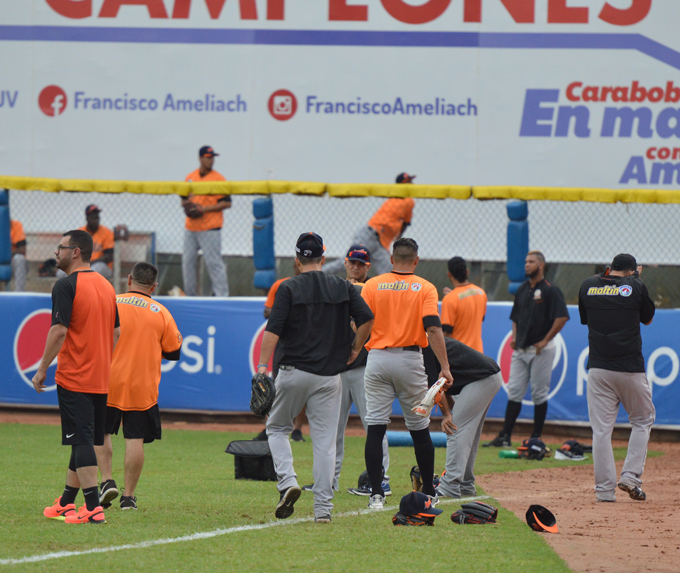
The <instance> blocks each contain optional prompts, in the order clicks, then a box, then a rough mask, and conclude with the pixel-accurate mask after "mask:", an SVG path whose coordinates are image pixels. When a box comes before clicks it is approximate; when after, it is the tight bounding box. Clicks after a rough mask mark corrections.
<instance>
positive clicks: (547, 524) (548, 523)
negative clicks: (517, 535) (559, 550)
mask: <svg viewBox="0 0 680 573" xmlns="http://www.w3.org/2000/svg"><path fill="white" fill-rule="evenodd" d="M525 517H526V519H527V525H528V526H529V527H531V529H533V530H534V531H540V532H543V531H548V532H550V533H557V532H558V531H559V528H558V527H557V520H556V519H555V516H554V515H553V514H552V512H551V511H550V510H549V509H548V508H547V507H543V506H542V505H530V506H529V509H527V513H526V516H525Z"/></svg>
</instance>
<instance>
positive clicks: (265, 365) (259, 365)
mask: <svg viewBox="0 0 680 573" xmlns="http://www.w3.org/2000/svg"><path fill="white" fill-rule="evenodd" d="M263 366H264V367H265V368H267V367H268V366H269V364H258V365H257V367H258V368H262V367H263Z"/></svg>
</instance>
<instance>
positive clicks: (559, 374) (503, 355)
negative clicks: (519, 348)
mask: <svg viewBox="0 0 680 573" xmlns="http://www.w3.org/2000/svg"><path fill="white" fill-rule="evenodd" d="M510 340H512V331H510V332H508V334H506V335H505V338H504V339H503V342H501V345H500V348H499V349H498V355H497V356H496V362H497V363H498V365H499V366H500V367H501V375H502V376H503V385H502V388H503V390H505V392H506V393H507V391H508V381H509V380H510V364H511V362H512V352H513V349H512V347H511V346H510ZM553 340H554V342H555V345H556V349H555V358H553V363H552V378H551V381H550V393H549V394H548V399H550V398H552V397H553V396H554V395H555V394H557V392H559V390H560V388H561V387H562V384H564V379H565V378H566V376H567V344H566V343H565V342H564V338H562V335H561V334H558V335H557V336H556V337H555V338H554V339H553ZM522 404H524V405H525V406H533V404H534V403H533V402H532V401H531V389H528V390H527V396H525V398H524V400H522Z"/></svg>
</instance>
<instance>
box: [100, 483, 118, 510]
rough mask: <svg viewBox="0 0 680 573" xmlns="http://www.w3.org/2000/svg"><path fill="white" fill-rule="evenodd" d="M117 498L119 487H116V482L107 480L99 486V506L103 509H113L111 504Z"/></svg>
mask: <svg viewBox="0 0 680 573" xmlns="http://www.w3.org/2000/svg"><path fill="white" fill-rule="evenodd" d="M117 497H118V487H116V482H115V481H114V480H112V479H107V480H106V481H104V482H102V483H101V484H99V505H101V506H102V508H103V509H108V508H109V507H111V502H112V501H113V500H114V499H116V498H117Z"/></svg>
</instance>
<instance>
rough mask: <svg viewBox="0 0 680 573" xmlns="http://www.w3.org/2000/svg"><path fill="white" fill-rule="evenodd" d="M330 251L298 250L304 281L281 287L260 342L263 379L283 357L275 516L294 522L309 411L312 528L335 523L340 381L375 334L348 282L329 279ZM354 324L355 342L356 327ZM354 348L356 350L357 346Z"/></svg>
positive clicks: (273, 446) (274, 438)
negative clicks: (294, 443) (298, 460)
mask: <svg viewBox="0 0 680 573" xmlns="http://www.w3.org/2000/svg"><path fill="white" fill-rule="evenodd" d="M324 250H325V247H324V245H323V240H322V239H321V237H319V235H317V234H315V233H303V234H302V235H300V237H299V238H298V240H297V244H296V245H295V251H296V264H297V265H298V267H299V269H300V275H299V276H297V277H293V278H291V279H289V280H287V281H284V282H283V283H281V286H280V287H279V290H278V292H277V293H276V300H275V302H274V306H273V308H272V312H271V315H270V316H269V322H268V323H267V328H266V330H265V333H264V337H263V339H262V350H261V352H260V360H259V365H258V372H261V373H265V372H266V371H267V364H268V363H269V359H270V358H271V355H272V352H273V351H274V348H275V346H276V345H277V343H279V344H280V345H281V349H282V356H281V362H280V365H279V374H278V376H277V377H276V397H275V398H274V404H273V406H272V409H271V412H270V413H269V419H268V420H267V436H268V439H269V448H270V450H271V453H272V458H273V459H274V468H275V469H276V474H277V476H278V480H279V482H278V490H279V493H280V500H279V503H278V505H277V506H276V512H275V515H276V517H277V518H279V519H285V518H286V517H289V516H290V515H292V514H293V511H294V509H293V506H294V504H295V502H296V501H297V500H298V498H299V497H300V493H301V490H300V487H299V485H298V483H297V474H296V473H295V470H294V469H293V452H292V450H291V447H290V442H289V441H288V436H289V435H290V433H291V431H292V430H293V420H294V418H295V417H296V416H297V415H298V414H299V413H300V411H301V410H302V408H304V407H306V411H307V419H308V420H309V432H310V434H311V437H312V444H313V453H314V466H313V476H314V487H313V488H312V492H313V493H314V520H315V521H316V522H318V523H328V522H330V521H331V509H332V508H333V504H332V502H331V500H332V499H333V475H334V473H335V472H334V470H335V439H336V434H337V428H338V418H339V414H340V390H341V384H340V375H339V373H340V372H341V371H342V370H344V369H345V367H346V365H347V364H348V363H350V362H353V361H354V360H355V359H356V358H357V356H358V355H359V351H360V350H361V348H362V347H363V345H364V343H365V342H366V339H367V338H368V336H369V334H370V332H371V328H372V326H373V313H372V312H371V310H370V309H369V307H368V305H367V304H366V303H365V302H364V300H363V299H362V298H361V295H360V294H359V293H358V291H357V290H356V288H355V287H354V286H353V285H352V284H351V283H349V282H347V281H345V280H343V279H341V278H339V277H335V276H332V275H325V274H324V273H323V272H322V271H321V268H322V266H323V264H324V261H325V257H324V256H323V253H324ZM350 317H352V318H353V319H354V321H355V324H356V327H357V332H356V336H355V334H354V332H353V331H352V328H351V327H350ZM352 341H354V342H352Z"/></svg>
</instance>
